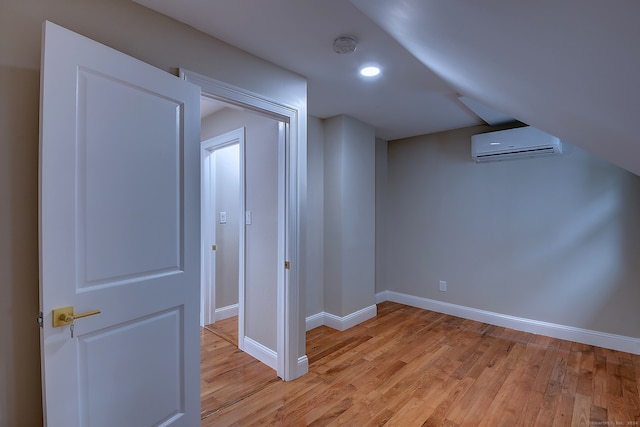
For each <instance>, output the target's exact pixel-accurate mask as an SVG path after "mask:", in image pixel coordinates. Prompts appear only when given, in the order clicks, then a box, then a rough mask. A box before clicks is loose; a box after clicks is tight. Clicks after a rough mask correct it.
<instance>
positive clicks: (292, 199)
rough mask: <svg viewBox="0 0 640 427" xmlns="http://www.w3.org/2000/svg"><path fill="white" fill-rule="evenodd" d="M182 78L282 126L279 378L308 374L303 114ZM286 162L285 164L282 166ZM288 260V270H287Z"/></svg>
mask: <svg viewBox="0 0 640 427" xmlns="http://www.w3.org/2000/svg"><path fill="white" fill-rule="evenodd" d="M180 77H182V78H183V79H185V80H187V81H189V82H191V83H193V84H195V85H197V86H199V87H200V88H201V91H202V92H201V94H202V95H203V96H207V97H211V98H213V99H216V100H219V101H223V102H228V103H230V104H234V105H238V106H241V107H243V108H247V109H249V110H252V111H254V112H256V113H258V114H262V115H265V116H267V117H270V118H273V119H275V120H278V121H280V122H282V125H281V126H280V132H281V138H283V139H284V144H283V145H281V148H280V149H279V150H280V151H281V152H280V153H278V156H279V164H282V167H284V169H285V170H284V174H279V176H282V177H283V179H284V183H282V185H283V186H284V189H285V191H284V194H283V199H284V200H282V201H279V203H280V202H281V203H283V204H284V207H285V208H284V215H283V217H282V218H278V221H283V223H284V231H285V233H284V241H283V242H281V243H282V244H280V243H279V248H278V263H279V265H280V268H279V269H278V275H279V278H278V295H277V305H278V307H277V354H278V358H277V369H276V371H277V374H278V376H279V377H280V378H282V379H283V380H285V381H290V380H294V379H296V378H298V377H300V376H302V375H304V374H306V373H307V372H308V369H309V368H308V366H309V365H308V359H307V356H306V355H302V356H299V353H298V349H299V348H300V344H301V343H300V336H301V333H303V332H304V322H303V320H302V318H301V317H300V289H299V284H300V246H301V244H300V236H301V233H300V222H299V211H300V200H299V197H298V192H299V189H300V187H301V186H302V185H304V183H302V182H301V176H299V168H298V165H299V164H300V163H302V162H301V160H300V159H299V158H298V156H299V153H301V152H304V150H300V147H299V145H298V144H299V138H298V122H299V120H300V112H299V110H298V109H297V108H296V107H293V106H290V105H286V104H284V103H281V102H278V101H274V100H272V99H269V98H267V97H264V96H261V95H259V94H256V93H253V92H250V91H247V90H244V89H242V88H239V87H236V86H233V85H230V84H227V83H224V82H221V81H219V80H216V79H213V78H210V77H207V76H204V75H201V74H198V73H194V72H192V71H188V70H184V69H181V70H180ZM280 160H282V162H280ZM285 262H286V263H287V266H288V268H287V269H285Z"/></svg>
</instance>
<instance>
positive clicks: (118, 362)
mask: <svg viewBox="0 0 640 427" xmlns="http://www.w3.org/2000/svg"><path fill="white" fill-rule="evenodd" d="M181 319H182V310H181V309H178V308H174V309H171V310H168V311H166V312H164V313H157V314H153V315H151V316H148V317H145V318H142V319H136V320H132V321H130V322H126V323H124V324H121V325H116V326H114V327H111V328H105V329H102V330H99V331H96V332H94V333H90V334H84V335H82V336H81V337H79V338H78V347H79V363H80V367H79V372H80V398H81V405H80V408H81V410H82V414H81V418H82V420H83V424H84V425H91V426H105V427H110V426H114V425H137V426H152V425H153V426H155V425H160V424H162V423H164V422H166V421H169V420H171V419H172V418H175V417H177V416H179V415H180V414H181V413H183V412H184V409H185V408H184V393H182V392H181V387H180V384H182V383H183V382H184V378H183V373H182V372H181V369H180V367H181V366H182V351H181V350H180V349H179V343H180V342H181V341H182V330H183V327H182V324H181V323H182V321H181ZM131 342H139V343H144V345H143V346H141V348H140V351H137V352H135V353H130V352H113V351H112V349H118V348H126V347H127V346H129V345H130V343H131ZM167 343H175V344H177V345H173V346H167ZM158 372H162V375H158ZM130 378H136V384H135V386H134V387H122V384H129V383H130V381H129V379H130ZM131 402H135V403H136V405H137V406H139V407H140V408H143V409H144V410H140V411H137V412H135V413H131V412H129V411H128V407H129V406H130V404H131Z"/></svg>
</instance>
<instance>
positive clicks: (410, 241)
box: [384, 127, 640, 338]
mask: <svg viewBox="0 0 640 427" xmlns="http://www.w3.org/2000/svg"><path fill="white" fill-rule="evenodd" d="M485 130H487V129H486V128H483V127H476V128H468V129H461V130H457V131H450V132H443V133H439V134H433V135H429V136H420V137H415V138H409V139H405V140H400V141H393V142H390V143H389V152H388V155H389V164H388V191H387V201H388V203H387V210H386V218H387V219H386V227H385V231H386V236H385V239H386V243H387V244H386V245H385V248H386V250H385V256H384V258H385V271H386V286H385V288H386V289H388V290H392V291H396V292H401V293H406V294H409V295H414V296H419V297H424V298H429V299H434V300H439V301H444V302H448V303H453V304H458V305H462V306H467V307H473V308H477V309H482V310H487V311H492V312H496V313H502V314H508V315H513V316H517V317H522V318H528V319H534V320H540V321H545V322H551V323H556V324H560V325H566V326H573V327H577V328H584V329H588V330H594V331H600V332H607V333H612V334H619V335H624V336H630V337H636V338H637V337H640V310H638V301H640V283H639V282H638V277H640V263H638V260H637V255H638V253H640V222H639V221H638V218H640V177H638V176H636V175H633V174H631V173H629V172H627V171H625V170H623V169H620V168H618V167H616V166H613V165H611V164H609V163H607V162H606V161H603V160H601V159H599V158H596V157H594V156H592V155H590V154H588V153H586V152H585V151H583V150H581V149H578V148H575V147H571V146H569V145H565V154H563V155H561V156H553V157H540V158H535V159H525V160H513V161H504V162H496V163H483V164H476V163H473V162H472V160H471V158H470V137H471V135H472V134H473V133H479V132H481V131H485ZM439 280H446V281H447V282H448V292H446V293H443V292H440V291H439V290H438V281H439Z"/></svg>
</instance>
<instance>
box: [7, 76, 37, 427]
mask: <svg viewBox="0 0 640 427" xmlns="http://www.w3.org/2000/svg"><path fill="white" fill-rule="evenodd" d="M39 83H40V73H39V71H37V70H27V69H18V68H12V67H0V94H2V95H1V96H0V200H2V203H0V236H2V237H1V238H0V312H2V313H3V317H4V321H3V322H0V342H1V343H2V344H1V345H0V367H2V371H0V425H7V426H8V425H40V424H42V409H41V408H42V400H41V391H40V390H41V385H40V338H39V330H38V327H37V324H36V322H35V318H36V316H37V313H38V305H39V303H38V271H39V262H38V135H39V123H38V115H39V110H38V109H39V104H40V102H39V99H40V98H39V97H40V95H39V90H40V86H39Z"/></svg>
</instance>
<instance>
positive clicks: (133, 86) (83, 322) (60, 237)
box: [40, 23, 200, 427]
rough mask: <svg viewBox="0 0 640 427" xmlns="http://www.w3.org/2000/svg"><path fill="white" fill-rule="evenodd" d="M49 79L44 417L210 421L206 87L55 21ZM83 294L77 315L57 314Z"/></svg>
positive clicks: (46, 60)
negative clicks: (202, 309) (202, 303)
mask: <svg viewBox="0 0 640 427" xmlns="http://www.w3.org/2000/svg"><path fill="white" fill-rule="evenodd" d="M44 32H45V36H44V47H43V62H42V63H43V70H42V84H41V91H42V93H41V143H40V299H41V301H40V304H41V310H42V312H43V318H44V321H43V328H42V334H41V339H42V344H41V349H42V350H41V351H42V373H43V396H44V411H45V423H47V424H48V425H50V426H63V425H64V426H80V425H82V426H113V425H117V426H136V427H137V426H146V425H166V426H169V425H170V426H192V425H199V422H200V421H199V419H200V396H199V327H198V326H199V325H198V323H199V322H198V318H199V286H200V217H199V214H200V205H199V200H200V185H199V184H200V179H199V149H200V148H199V145H200V141H199V139H200V138H199V134H200V129H199V125H200V119H199V99H200V90H199V88H197V87H195V86H193V85H191V84H189V83H187V82H185V81H183V80H180V79H178V78H176V77H174V76H171V75H170V74H168V73H166V72H164V71H161V70H158V69H156V68H153V67H151V66H149V65H147V64H144V63H142V62H140V61H138V60H135V59H133V58H131V57H128V56H126V55H124V54H122V53H119V52H117V51H114V50H112V49H110V48H107V47H105V46H103V45H100V44H98V43H96V42H94V41H91V40H89V39H86V38H84V37H82V36H79V35H78V34H75V33H72V32H70V31H68V30H65V29H64V28H61V27H59V26H56V25H54V24H51V23H46V24H45V29H44ZM67 306H73V307H74V311H75V314H76V316H77V315H78V314H80V313H82V312H88V311H93V310H100V314H97V315H93V316H90V317H85V318H78V319H77V320H75V321H74V322H73V323H74V325H73V336H72V334H71V327H70V326H60V327H54V326H53V320H54V318H53V315H52V312H53V310H54V309H56V308H61V307H67Z"/></svg>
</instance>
